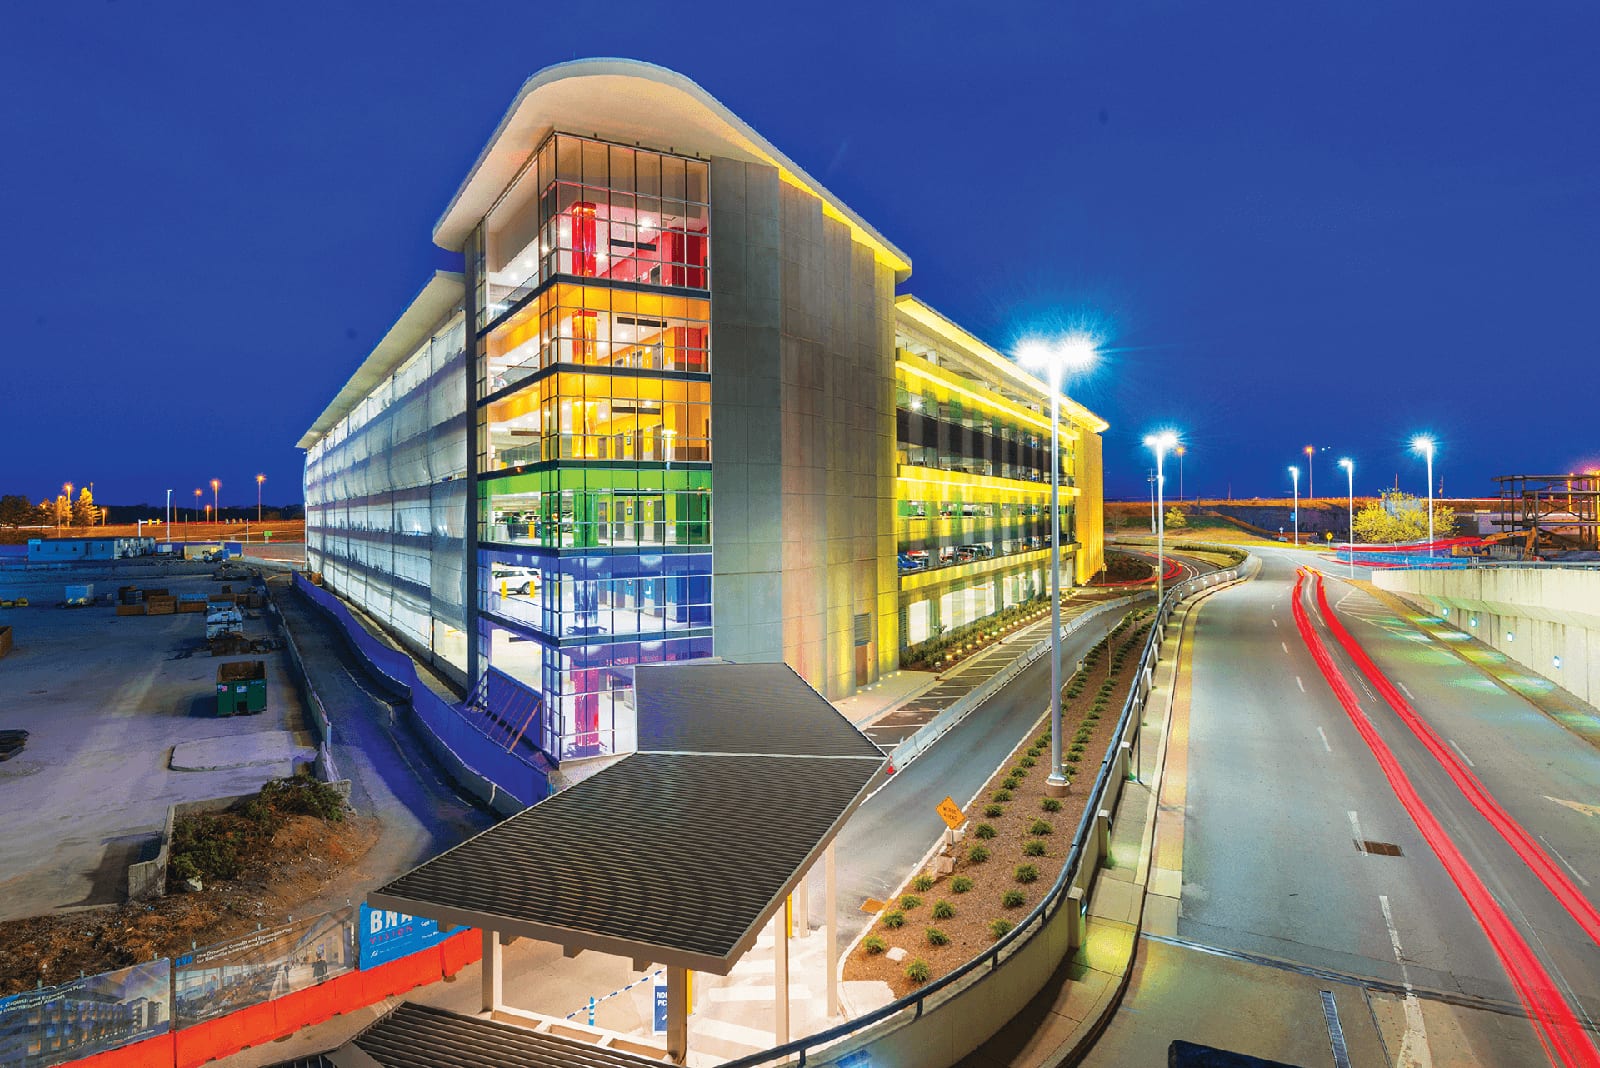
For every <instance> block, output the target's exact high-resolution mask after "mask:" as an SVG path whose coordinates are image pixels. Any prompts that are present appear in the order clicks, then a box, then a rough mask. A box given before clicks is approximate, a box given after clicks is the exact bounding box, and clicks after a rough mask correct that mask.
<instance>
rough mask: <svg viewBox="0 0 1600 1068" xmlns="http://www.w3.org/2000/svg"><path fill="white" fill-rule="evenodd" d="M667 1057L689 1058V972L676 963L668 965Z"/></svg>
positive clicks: (681, 1060)
mask: <svg viewBox="0 0 1600 1068" xmlns="http://www.w3.org/2000/svg"><path fill="white" fill-rule="evenodd" d="M667 1059H668V1060H670V1061H671V1062H672V1063H673V1064H686V1063H687V1062H688V1060H689V973H688V971H687V969H684V968H680V967H678V966H677V965H676V964H669V965H667Z"/></svg>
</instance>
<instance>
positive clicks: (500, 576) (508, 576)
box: [489, 564, 539, 596]
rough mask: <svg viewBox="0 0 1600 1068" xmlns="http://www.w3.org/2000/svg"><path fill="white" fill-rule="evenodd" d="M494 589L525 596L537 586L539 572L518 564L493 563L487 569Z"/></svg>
mask: <svg viewBox="0 0 1600 1068" xmlns="http://www.w3.org/2000/svg"><path fill="white" fill-rule="evenodd" d="M489 575H490V578H491V579H492V580H493V582H494V586H495V588H496V589H502V588H503V589H504V590H505V591H506V592H507V593H520V594H522V595H523V596H527V595H529V594H531V593H533V591H534V590H537V589H538V588H539V572H537V571H535V570H534V569H533V568H531V567H522V566H521V565H519V564H495V565H493V566H492V567H490V569H489Z"/></svg>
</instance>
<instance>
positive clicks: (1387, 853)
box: [1356, 839, 1400, 857]
mask: <svg viewBox="0 0 1600 1068" xmlns="http://www.w3.org/2000/svg"><path fill="white" fill-rule="evenodd" d="M1356 848H1357V849H1359V850H1361V852H1363V853H1371V854H1372V855H1373V856H1375V857H1398V856H1399V855H1400V847H1399V846H1397V845H1395V844H1394V843H1393V842H1374V841H1372V840H1371V839H1368V840H1367V841H1365V842H1362V843H1361V844H1360V845H1358V846H1356Z"/></svg>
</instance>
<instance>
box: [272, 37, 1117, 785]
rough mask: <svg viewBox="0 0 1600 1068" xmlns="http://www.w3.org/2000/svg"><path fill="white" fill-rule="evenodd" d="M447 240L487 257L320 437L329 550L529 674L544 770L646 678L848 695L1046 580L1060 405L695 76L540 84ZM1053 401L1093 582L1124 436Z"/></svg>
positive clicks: (526, 681) (603, 74)
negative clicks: (728, 674) (720, 675)
mask: <svg viewBox="0 0 1600 1068" xmlns="http://www.w3.org/2000/svg"><path fill="white" fill-rule="evenodd" d="M433 236H434V240H435V242H436V243H437V244H439V245H440V246H441V247H443V248H446V249H450V250H457V251H460V252H461V253H462V254H463V257H464V270H463V272H462V273H460V274H448V273H441V274H438V275H436V276H435V277H434V278H433V279H432V280H430V281H429V282H428V283H427V285H426V286H425V287H424V288H423V289H422V291H421V292H420V293H419V294H418V296H417V297H416V299H415V300H414V301H413V302H412V304H411V305H410V307H408V308H407V309H406V310H405V312H404V313H403V314H402V315H401V317H400V319H399V320H398V321H397V322H396V323H395V325H394V327H393V328H392V329H391V330H390V331H389V333H388V335H387V336H386V337H385V338H384V340H383V341H382V343H380V345H379V346H378V347H377V348H376V349H374V350H373V353H372V354H371V356H370V357H369V358H368V359H367V360H366V361H365V363H363V365H362V366H361V367H360V368H359V369H358V370H357V372H356V373H355V375H354V376H353V377H352V378H351V379H350V381H349V383H348V384H347V385H346V386H345V388H344V389H343V390H341V392H340V393H339V395H338V396H337V397H336V398H334V400H333V402H332V403H330V404H329V406H328V407H327V409H326V410H325V411H324V412H323V413H322V415H321V416H320V417H319V418H318V420H317V422H316V423H315V424H314V425H313V426H312V428H311V429H310V430H309V431H308V432H307V433H306V435H305V436H304V437H303V438H302V439H301V441H300V445H301V447H302V448H304V449H305V450H306V469H305V472H306V473H305V491H306V518H307V529H306V547H307V555H308V560H309V562H310V565H311V567H312V568H313V569H314V570H317V571H320V572H321V573H322V575H323V576H324V579H325V582H326V584H327V585H328V586H329V587H330V588H331V589H333V590H334V591H336V592H337V593H339V594H340V595H342V596H344V597H346V598H347V599H349V600H351V601H352V602H355V603H357V604H359V605H360V606H362V607H363V608H364V609H366V611H367V612H368V613H369V614H370V615H371V616H373V617H374V618H375V619H377V620H378V621H379V622H380V623H382V624H383V625H384V626H385V627H387V628H388V629H389V630H390V631H391V632H392V633H393V634H394V635H395V636H396V637H397V638H399V639H400V640H402V641H403V642H404V643H405V644H406V645H407V646H408V647H409V648H410V649H411V650H412V651H413V652H414V653H415V654H416V655H418V656H419V657H421V658H424V659H427V660H429V661H431V662H432V663H434V664H435V665H436V666H437V667H438V668H439V669H440V670H441V671H442V672H444V673H445V674H447V675H450V676H452V677H453V678H454V679H455V680H456V681H457V682H458V683H459V684H460V685H461V686H462V687H463V689H464V690H471V691H473V692H474V693H475V694H476V695H477V700H476V702H475V703H476V704H477V705H479V706H481V705H484V704H486V703H487V704H490V705H492V704H493V702H494V699H493V698H492V697H488V696H486V695H492V694H496V693H503V692H506V687H508V686H509V687H518V688H525V689H526V691H527V692H528V693H529V694H530V695H531V697H530V701H531V703H532V704H533V705H534V706H536V707H537V709H538V714H537V716H531V717H530V718H529V722H530V723H532V724H533V726H532V728H531V731H530V733H529V734H528V737H529V739H530V740H532V741H533V742H534V743H535V744H536V745H537V746H538V748H539V749H541V750H542V751H543V752H544V753H545V754H546V755H548V756H549V757H550V758H552V759H553V760H556V761H560V760H563V759H567V758H571V757H575V756H583V755H591V754H600V753H611V752H624V751H627V750H629V749H630V748H631V744H632V741H631V739H632V730H633V712H632V698H631V669H632V667H633V666H634V665H636V664H644V663H658V662H667V661H674V660H686V659H694V658H700V657H706V656H711V655H715V656H718V657H722V658H724V659H727V660H732V661H736V662H777V661H783V662H786V663H788V664H790V665H792V666H793V667H794V668H795V670H796V671H797V672H799V673H800V675H801V676H802V677H804V678H805V679H806V680H807V681H808V682H809V683H810V684H811V685H812V686H814V687H815V688H816V689H817V690H818V691H820V692H821V693H823V694H824V695H825V696H827V697H829V698H839V697H844V696H847V695H849V694H851V693H853V692H855V691H856V690H857V689H858V688H860V687H863V686H867V685H870V684H873V683H875V682H876V681H878V680H879V679H880V678H882V677H883V676H885V675H886V674H888V673H891V672H893V671H895V670H896V669H897V668H898V666H899V663H900V658H901V656H902V653H903V651H904V650H906V649H907V648H908V647H911V646H914V645H916V644H917V643H920V642H925V641H927V640H929V639H930V638H932V637H936V636H937V635H938V634H941V633H944V632H946V631H949V630H951V629H953V628H955V627H959V626H961V625H963V624H966V623H970V622H974V621H977V620H981V619H982V618H984V617H986V616H989V615H992V614H994V613H996V612H999V611H1001V610H1003V609H1004V608H1006V607H1009V606H1012V605H1015V604H1019V603H1025V602H1027V601H1029V600H1032V599H1034V598H1038V597H1041V596H1042V595H1043V594H1044V593H1045V591H1046V590H1047V588H1048V574H1047V564H1048V539H1049V514H1048V513H1049V482H1050V470H1049V457H1050V449H1049V433H1050V421H1049V396H1048V394H1047V392H1046V391H1045V388H1044V387H1043V385H1042V384H1041V383H1039V382H1038V381H1037V380H1036V379H1034V378H1032V377H1029V376H1027V375H1024V374H1021V373H1020V372H1018V371H1017V370H1016V369H1015V367H1014V366H1013V364H1012V363H1011V362H1009V361H1008V360H1006V359H1005V358H1004V357H1003V356H1002V355H1001V354H1000V353H998V352H996V351H995V350H994V349H992V348H990V347H989V346H987V345H985V344H984V343H983V342H981V341H979V340H978V339H977V338H975V337H973V336H971V335H970V334H968V333H967V332H966V331H964V330H962V329H961V328H960V327H958V326H956V325H955V324H954V323H951V322H950V321H948V320H947V319H945V318H944V317H943V316H941V315H939V314H938V313H937V312H935V311H934V310H933V309H931V308H929V307H928V306H927V305H925V304H923V303H921V302H920V301H918V300H916V299H914V298H912V297H909V296H905V295H900V296H897V295H896V289H897V287H898V286H900V285H901V284H902V283H904V282H905V281H906V279H907V278H908V277H909V275H910V272H911V263H910V261H909V259H908V258H907V257H906V256H905V255H904V254H903V253H902V252H900V251H899V250H898V249H896V248H895V246H894V245H892V244H891V243H890V242H889V241H888V240H886V239H885V238H884V237H883V236H882V235H880V234H879V233H878V232H877V231H876V230H874V229H873V228H872V227H871V226H870V225H868V224H867V223H866V222H865V221H863V220H862V219H861V218H859V217H858V216H857V215H856V214H855V213H854V212H852V211H851V210H850V209H849V208H848V207H847V206H846V205H844V204H843V203H842V202H840V201H839V199H838V198H837V197H835V196H834V195H833V194H832V193H830V192H829V191H828V190H827V189H825V188H823V187H822V185H820V184H819V183H818V182H817V181H816V180H815V179H813V178H812V177H811V176H810V175H808V174H807V173H806V172H805V171H804V170H803V169H802V168H800V167H799V166H798V165H796V164H795V163H794V162H793V161H791V160H790V159H788V158H787V157H786V156H784V155H783V153H782V152H780V151H779V150H778V149H777V148H776V147H774V146H773V145H771V144H769V143H768V142H767V141H765V140H764V139H763V138H762V137H761V136H760V135H759V134H757V133H756V132H755V131H754V130H753V129H751V128H750V127H749V126H747V125H746V124H745V123H744V122H742V121H741V120H740V119H738V118H737V117H736V116H734V115H733V114H732V113H731V112H729V111H728V110H727V109H726V108H725V107H723V105H722V104H720V103H718V102H717V101H716V100H715V99H713V98H712V97H711V96H710V95H709V94H707V93H706V92H705V91H704V90H702V89H701V88H700V87H699V86H697V85H695V84H694V83H693V82H691V81H689V80H688V79H687V78H684V77H682V76H681V75H678V74H675V73H673V72H671V71H668V70H665V69H662V68H660V67H655V66H651V65H648V64H642V63H636V62H630V61H622V60H588V61H581V62H575V63H567V64H562V65H560V66H556V67H552V68H549V69H547V70H544V71H541V72H540V73H538V74H536V75H535V76H534V77H533V78H531V79H530V80H529V81H528V82H527V84H526V85H525V86H524V87H523V89H522V91H521V92H520V93H519V94H518V96H517V98H516V100H515V101H514V102H513V104H512V106H511V108H510V110H509V111H508V112H507V113H506V116H505V118H504V119H503V120H502V121H501V123H500V125H499V127H498V129H497V130H496V131H495V133H494V135H493V137H492V138H491V139H490V142H489V144H488V145H487V146H486V147H485V149H484V151H483V153H482V155H481V156H480V157H479V159H478V161H477V162H476V163H475V164H474V166H473V167H472V170H471V171H470V173H469V174H468V175H467V178H466V180H465V182H464V183H463V184H462V186H461V187H460V189H459V190H458V191H457V193H456V195H455V197H454V199H453V200H452V202H451V203H450V205H449V207H448V208H447V209H446V211H445V214H444V215H443V217H442V218H441V219H440V220H439V221H438V223H437V224H436V226H435V228H434V234H433ZM1062 412H1063V420H1062V425H1061V437H1060V448H1059V450H1058V452H1059V456H1060V462H1061V466H1062V487H1063V492H1062V501H1061V504H1062V520H1061V525H1062V532H1063V551H1064V554H1066V562H1067V566H1066V567H1065V568H1064V574H1065V575H1067V576H1069V577H1075V578H1076V579H1077V580H1078V581H1082V580H1083V579H1086V578H1087V577H1088V575H1090V574H1091V573H1093V572H1094V571H1096V570H1098V569H1099V568H1100V567H1101V566H1102V551H1101V523H1100V484H1101V474H1100V442H1099V437H1098V435H1099V433H1100V432H1101V431H1103V430H1104V429H1105V425H1106V424H1105V423H1104V422H1103V421H1102V420H1100V419H1099V418H1098V417H1096V416H1095V415H1093V414H1092V413H1090V412H1088V411H1087V410H1085V409H1084V408H1082V407H1081V406H1079V405H1077V404H1074V403H1073V402H1071V401H1069V400H1065V399H1064V400H1063V405H1062ZM496 683H498V684H499V685H498V686H497V685H496ZM488 711H490V712H491V713H492V711H493V709H492V708H490V709H489V710H488Z"/></svg>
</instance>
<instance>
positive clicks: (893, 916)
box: [883, 909, 906, 931]
mask: <svg viewBox="0 0 1600 1068" xmlns="http://www.w3.org/2000/svg"><path fill="white" fill-rule="evenodd" d="M883 925H884V926H885V927H887V928H889V930H891V931H893V930H895V929H896V928H899V927H904V926H905V925H906V914H905V913H903V912H901V911H900V910H899V909H894V910H893V911H890V912H885V913H884V914H883Z"/></svg>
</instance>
